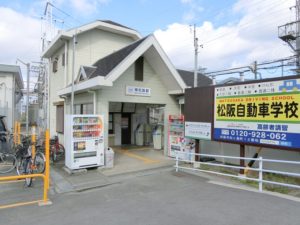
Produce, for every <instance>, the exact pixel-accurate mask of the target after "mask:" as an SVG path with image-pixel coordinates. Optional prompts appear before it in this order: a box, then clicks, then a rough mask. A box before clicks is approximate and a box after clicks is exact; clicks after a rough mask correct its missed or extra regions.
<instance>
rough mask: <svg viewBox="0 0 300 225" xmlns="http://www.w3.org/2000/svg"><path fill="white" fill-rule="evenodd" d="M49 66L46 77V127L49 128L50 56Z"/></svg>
mask: <svg viewBox="0 0 300 225" xmlns="http://www.w3.org/2000/svg"><path fill="white" fill-rule="evenodd" d="M48 61H49V66H48V77H47V84H48V90H47V97H48V99H47V100H48V102H47V103H48V104H47V108H48V109H47V129H50V117H49V115H50V66H51V61H52V59H51V57H50V58H49V59H48Z"/></svg>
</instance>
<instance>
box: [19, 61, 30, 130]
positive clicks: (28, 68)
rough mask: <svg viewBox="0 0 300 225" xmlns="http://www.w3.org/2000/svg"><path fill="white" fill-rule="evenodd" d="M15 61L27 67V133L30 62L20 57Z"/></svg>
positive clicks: (27, 125) (27, 123)
mask: <svg viewBox="0 0 300 225" xmlns="http://www.w3.org/2000/svg"><path fill="white" fill-rule="evenodd" d="M17 62H20V63H22V64H24V65H25V66H26V67H27V101H26V135H28V134H29V133H28V130H29V119H28V107H29V81H30V63H25V62H23V61H22V60H20V59H17Z"/></svg>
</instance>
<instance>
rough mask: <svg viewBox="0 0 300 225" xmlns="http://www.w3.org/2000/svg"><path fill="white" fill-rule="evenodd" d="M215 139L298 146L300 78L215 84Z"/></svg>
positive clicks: (299, 134) (289, 146) (299, 138)
mask: <svg viewBox="0 0 300 225" xmlns="http://www.w3.org/2000/svg"><path fill="white" fill-rule="evenodd" d="M214 96H215V97H214V134H213V137H214V139H215V140H219V141H228V142H234V143H245V144H261V145H270V146H272V145H273V146H278V147H281V146H282V147H287V148H297V149H299V148H300V118H299V116H300V109H299V107H300V105H299V104H300V79H288V80H277V81H268V82H260V83H251V84H240V85H232V86H224V87H216V88H215V95H214Z"/></svg>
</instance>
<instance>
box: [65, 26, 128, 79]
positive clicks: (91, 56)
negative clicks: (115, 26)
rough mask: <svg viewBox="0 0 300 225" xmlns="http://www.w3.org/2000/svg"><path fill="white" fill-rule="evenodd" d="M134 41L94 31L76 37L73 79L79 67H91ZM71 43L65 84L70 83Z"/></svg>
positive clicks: (97, 30) (105, 32)
mask: <svg viewBox="0 0 300 225" xmlns="http://www.w3.org/2000/svg"><path fill="white" fill-rule="evenodd" d="M133 41H134V40H133V39H132V38H130V37H126V36H121V35H118V34H114V33H110V32H107V31H102V30H99V29H94V30H91V31H88V32H85V33H82V34H78V36H77V44H76V46H75V78H76V77H77V75H78V71H79V69H80V66H81V65H84V66H87V65H92V64H94V63H95V62H96V61H98V60H99V59H101V58H103V57H105V56H107V55H109V54H111V53H113V52H115V51H117V50H119V49H121V48H123V47H125V46H127V45H129V44H130V43H132V42H133ZM72 58H73V42H72V40H70V44H69V51H68V62H69V64H68V66H69V68H70V69H69V71H68V78H67V80H66V82H67V84H71V82H72Z"/></svg>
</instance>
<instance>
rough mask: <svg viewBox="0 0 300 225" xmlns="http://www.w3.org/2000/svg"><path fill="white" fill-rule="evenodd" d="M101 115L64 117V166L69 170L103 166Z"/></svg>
mask: <svg viewBox="0 0 300 225" xmlns="http://www.w3.org/2000/svg"><path fill="white" fill-rule="evenodd" d="M103 124H104V121H103V116H102V115H66V117H65V129H64V130H65V135H64V137H65V150H66V153H65V154H66V156H65V164H66V166H67V167H68V168H69V169H72V170H73V169H81V168H88V167H98V166H103V165H104V127H103Z"/></svg>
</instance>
